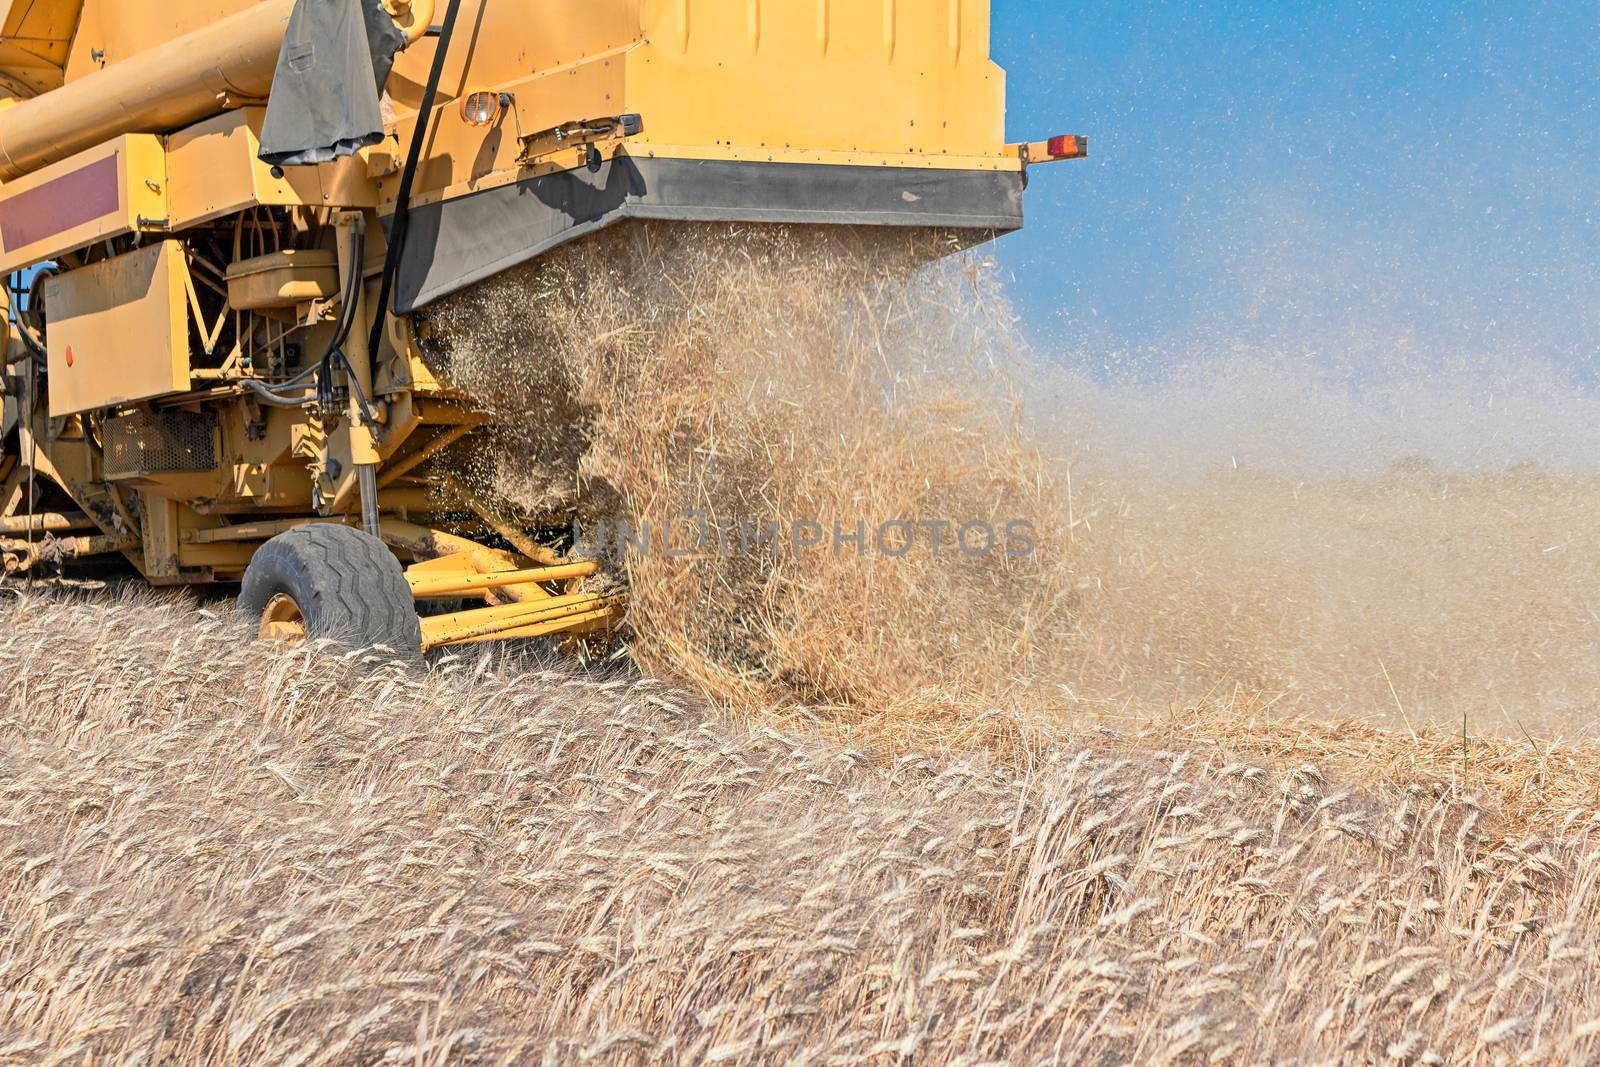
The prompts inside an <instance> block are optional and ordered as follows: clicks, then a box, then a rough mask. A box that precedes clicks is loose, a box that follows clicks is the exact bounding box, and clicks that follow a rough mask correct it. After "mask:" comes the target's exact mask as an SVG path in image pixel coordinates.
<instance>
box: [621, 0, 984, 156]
mask: <svg viewBox="0 0 1600 1067" xmlns="http://www.w3.org/2000/svg"><path fill="white" fill-rule="evenodd" d="M644 17H645V27H646V29H645V37H646V42H647V43H646V44H644V45H643V46H641V47H640V48H638V49H636V50H634V51H633V52H631V53H630V54H629V57H628V110H630V111H637V112H639V113H641V114H642V115H643V116H644V120H645V134H644V137H643V138H640V139H636V140H638V141H639V142H641V143H643V144H646V145H648V144H651V143H661V144H664V145H696V144H704V145H717V146H725V147H730V148H734V149H744V150H749V149H756V148H772V149H780V150H782V149H806V150H819V149H820V150H832V151H840V152H853V153H854V152H859V153H866V154H873V153H884V154H904V155H911V156H919V155H922V156H949V157H963V156H964V157H984V156H996V157H997V156H1001V155H1003V154H1004V149H1005V74H1004V72H1003V71H1001V70H1000V68H999V67H998V66H996V65H995V64H994V63H992V62H991V61H990V59H989V3H988V0H644Z"/></svg>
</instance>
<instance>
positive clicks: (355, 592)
mask: <svg viewBox="0 0 1600 1067" xmlns="http://www.w3.org/2000/svg"><path fill="white" fill-rule="evenodd" d="M269 607H270V608H271V609H272V610H273V611H275V612H277V611H281V610H283V609H287V610H289V611H290V612H291V613H293V614H297V615H298V617H299V620H300V622H301V624H302V625H303V629H304V632H305V635H306V636H308V637H328V638H333V639H334V640H337V641H342V642H344V643H346V644H349V645H352V646H354V647H356V648H371V647H373V646H376V645H383V646H385V647H387V648H389V649H391V650H392V651H394V652H396V653H399V654H401V655H405V656H418V655H421V653H422V625H421V622H420V621H419V620H418V618H417V606H416V601H415V600H414V599H413V598H412V596H411V586H410V585H409V584H408V583H407V582H406V577H405V572H404V571H403V570H402V569H401V567H400V561H399V560H398V559H396V558H395V557H394V553H392V552H390V551H389V549H388V548H387V547H386V546H385V545H384V543H383V542H382V541H380V540H378V539H377V538H376V537H373V536H372V535H370V534H367V533H364V532H362V531H361V530H357V529H354V528H353V527H350V526H339V525H334V524H331V523H314V524H310V525H306V526H297V527H296V528H294V529H293V530H290V531H288V532H287V533H282V534H279V535H278V536H277V537H274V538H273V539H272V540H270V541H268V542H267V543H266V544H264V545H262V546H261V548H260V549H259V550H258V551H257V552H256V554H255V557H254V558H253V559H251V560H250V566H249V568H248V569H247V570H246V571H245V574H244V584H243V585H242V587H241V588H240V590H239V612H240V614H242V615H244V616H245V617H246V618H248V619H251V620H253V621H257V622H259V623H260V624H261V626H262V635H263V636H269V635H268V633H267V625H266V619H267V617H268V610H269Z"/></svg>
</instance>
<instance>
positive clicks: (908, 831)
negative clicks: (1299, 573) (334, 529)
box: [0, 592, 1600, 1064]
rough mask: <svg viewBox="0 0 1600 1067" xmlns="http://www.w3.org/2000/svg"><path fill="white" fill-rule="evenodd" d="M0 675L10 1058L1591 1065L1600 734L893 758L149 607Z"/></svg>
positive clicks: (662, 699) (1133, 731)
mask: <svg viewBox="0 0 1600 1067" xmlns="http://www.w3.org/2000/svg"><path fill="white" fill-rule="evenodd" d="M0 665H3V669H4V671H5V672H6V675H7V677H8V678H9V680H10V684H9V685H8V686H7V693H6V696H5V698H4V700H5V705H4V711H3V714H0V730H3V732H4V746H3V750H0V751H3V754H0V761H3V774H0V988H3V990H4V1000H3V1001H0V1060H4V1061H5V1062H8V1063H72V1064H104V1063H149V1064H155V1063H176V1064H201V1063H205V1064H243V1063H252V1064H254V1063H272V1064H328V1063H406V1064H444V1063H505V1064H520V1063H574V1062H593V1063H608V1064H609V1063H618V1064H635V1063H637V1064H656V1063H661V1064H669V1063H673V1064H676V1063H728V1064H739V1063H817V1064H853V1063H861V1064H893V1063H928V1064H946V1063H949V1064H956V1063H960V1064H979V1063H1002V1062H1003V1063H1089V1064H1102V1063H1103V1064H1112V1063H1173V1064H1177V1063H1184V1064H1200V1063H1229V1064H1232V1063H1246V1064H1256V1063H1260V1064H1271V1063H1293V1064H1311V1063H1328V1064H1334V1063H1397V1064H1502V1063H1505V1064H1511V1063H1541V1064H1544V1063H1550V1064H1581V1063H1590V1062H1594V1061H1595V1059H1596V1058H1597V1057H1600V981H1597V978H1596V971H1595V968H1594V967H1593V962H1592V961H1593V959H1594V956H1595V952H1596V949H1597V947H1600V946H1597V939H1600V919H1597V917H1596V916H1597V912H1600V899H1597V898H1600V890H1597V882H1600V850H1597V844H1596V830H1595V828H1596V825H1597V818H1600V811H1597V810H1596V806H1595V798H1594V791H1593V782H1592V777H1591V776H1590V775H1589V774H1588V773H1587V772H1586V768H1587V767H1592V766H1593V759H1594V756H1595V753H1593V752H1590V751H1586V750H1583V749H1581V748H1579V749H1566V748H1560V747H1558V748H1555V749H1552V748H1551V747H1549V746H1542V745H1537V744H1534V743H1532V742H1507V741H1495V740H1492V739H1486V738H1477V737H1467V738H1461V737H1451V736H1450V735H1449V734H1448V733H1440V734H1432V733H1426V732H1424V733H1423V734H1422V735H1420V736H1419V737H1418V738H1417V739H1415V740H1412V739H1410V738H1409V737H1406V736H1405V735H1399V734H1394V733H1392V732H1387V733H1386V732H1383V731H1381V730H1378V729H1376V728H1348V729H1335V728H1331V727H1328V726H1321V725H1317V724H1314V723H1310V722H1294V721H1283V720H1275V721H1273V722H1270V723H1266V722H1261V721H1257V720H1255V719H1254V718H1253V717H1252V716H1253V712H1252V711H1251V710H1250V709H1249V708H1247V707H1242V706H1240V707H1232V708H1227V709H1211V710H1210V711H1197V712H1196V713H1195V715H1194V716H1193V717H1189V718H1167V719H1162V720H1159V721H1156V720H1151V721H1147V722H1145V723H1144V724H1142V725H1137V726H1133V725H1130V726H1128V727H1126V728H1124V729H1122V730H1120V731H1113V730H1110V729H1105V728H1102V729H1098V730H1095V729H1086V728H1079V729H1076V730H1074V731H1072V732H1062V733H1061V734H1059V735H1057V734H1055V733H1052V732H1051V730H1050V729H1048V728H1047V727H1046V726H1044V725H1042V724H1040V723H1039V722H1037V721H1032V720H1023V719H1019V718H1008V717H1007V716H1006V715H1002V714H1000V713H998V712H996V713H993V714H992V716H991V717H992V718H993V719H995V720H996V721H995V722H994V723H993V724H992V726H993V728H992V729H991V730H990V731H989V736H990V738H991V743H990V744H988V745H987V746H985V747H981V748H969V749H966V750H962V751H950V752H946V753H931V752H919V751H904V750H900V751H897V750H895V748H894V747H893V746H891V745H886V744H883V743H868V741H869V739H868V738H867V736H866V735H862V740H861V741H860V743H854V742H852V740H851V738H850V736H849V735H848V734H847V733H840V732H839V731H837V730H835V731H832V732H830V733H828V734H824V733H822V732H820V731H818V730H799V729H785V730H779V729H775V728H773V727H771V726H763V725H759V724H757V723H756V722H755V721H751V722H749V723H743V724H740V723H735V722H733V721H730V720H729V718H728V717H727V716H725V715H722V714H719V713H717V712H715V711H714V710H713V709H710V708H708V707H707V706H705V705H704V704H703V703H702V702H701V701H700V699H699V698H697V697H695V696H694V695H692V694H690V693H688V692H685V691H682V690H679V689H675V688H673V687H671V686H669V685H666V684H664V683H660V682H655V681H651V680H648V679H645V678H642V677H636V676H630V675H621V674H619V675H616V676H611V677H607V676H601V675H595V674H592V673H591V674H583V673H577V672H576V671H574V669H573V668H572V667H571V666H570V665H561V664H554V663H545V664H541V663H539V662H536V661H531V660H528V659H525V658H518V657H517V656H515V655H513V654H510V653H506V652H499V653H490V654H488V655H485V656H483V657H480V658H460V659H445V660H442V661H440V662H438V663H435V664H434V665H433V666H432V667H431V668H430V669H428V670H426V671H422V670H417V669H415V668H407V667H403V666H400V665H396V664H389V663H385V662H383V657H382V656H381V655H380V654H377V653H366V654H355V653H347V652H341V651H339V650H338V649H335V648H327V647H307V648H302V649H300V650H297V651H294V652H292V653H288V654H284V653H273V652H271V651H270V650H265V649H262V648H261V647H259V646H256V645H254V644H253V643H252V642H251V641H250V640H248V634H247V633H246V632H245V631H244V629H242V628H241V627H240V625H239V624H238V623H236V622H235V621H234V620H232V619H231V618H229V617H228V616H227V615H226V614H225V613H221V614H219V613H214V612H211V611H208V610H204V609H198V608H197V607H196V606H195V605H193V604H191V603H186V602H182V601H176V600H163V599H157V598H154V597H152V596H151V595H149V594H143V593H138V594H134V593H123V594H119V595H117V596H116V597H115V599H113V600H112V601H111V602H107V600H106V598H105V596H103V595H101V596H96V597H83V596H79V595H76V594H72V593H70V592H68V593H61V592H40V593H33V594H27V595H8V596H7V597H6V598H5V599H4V601H3V602H0ZM1463 746H1465V747H1463Z"/></svg>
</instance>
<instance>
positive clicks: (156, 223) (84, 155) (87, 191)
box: [0, 133, 167, 271]
mask: <svg viewBox="0 0 1600 1067" xmlns="http://www.w3.org/2000/svg"><path fill="white" fill-rule="evenodd" d="M166 219H167V169H166V153H165V151H164V150H163V149H162V147H161V139H160V138H159V137H156V136H154V135H151V134H142V133H134V134H128V135H126V136H124V137H118V138H117V139H116V140H114V141H109V142H107V143H106V144H103V145H100V146H99V147H96V148H91V149H89V150H88V151H87V152H80V153H79V154H77V155H75V156H73V157H72V158H71V159H64V160H62V161H61V162H60V163H56V164H53V165H51V166H48V167H45V168H43V169H42V170H37V171H35V172H33V173H32V174H29V175H27V176H26V177H22V178H18V179H17V180H16V181H11V182H6V183H5V184H4V185H0V271H12V270H17V269H19V268H21V267H26V266H28V265H30V264H33V263H39V262H42V261H45V260H50V259H54V258H56V257H57V256H60V255H63V254H65V253H67V252H73V251H76V250H78V249H80V248H84V247H86V246H88V245H91V244H94V243H95V242H97V241H102V240H104V239H105V238H107V237H116V236H119V235H121V234H125V233H132V232H134V231H135V230H151V229H160V228H164V227H165V223H166Z"/></svg>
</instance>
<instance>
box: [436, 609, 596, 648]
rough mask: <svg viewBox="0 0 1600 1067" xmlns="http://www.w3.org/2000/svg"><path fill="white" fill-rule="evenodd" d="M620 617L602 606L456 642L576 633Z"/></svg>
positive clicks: (466, 643) (467, 643)
mask: <svg viewBox="0 0 1600 1067" xmlns="http://www.w3.org/2000/svg"><path fill="white" fill-rule="evenodd" d="M619 618H621V613H620V612H619V611H618V610H617V609H616V608H615V607H609V608H604V609H602V610H599V611H586V612H584V613H583V614H581V615H569V616H567V617H566V618H562V619H558V620H556V621H554V622H541V623H536V624H534V625H532V626H522V627H518V628H517V629H515V630H502V631H500V632H499V633H493V634H486V635H484V636H482V637H469V638H467V639H466V640H464V641H460V642H458V644H463V645H473V644H478V643H479V642H482V641H515V640H529V639H531V638H535V637H549V636H551V635H552V634H560V633H577V632H578V631H583V630H589V629H592V628H594V627H596V626H597V624H599V623H603V622H606V621H607V620H612V621H615V620H617V619H619Z"/></svg>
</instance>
